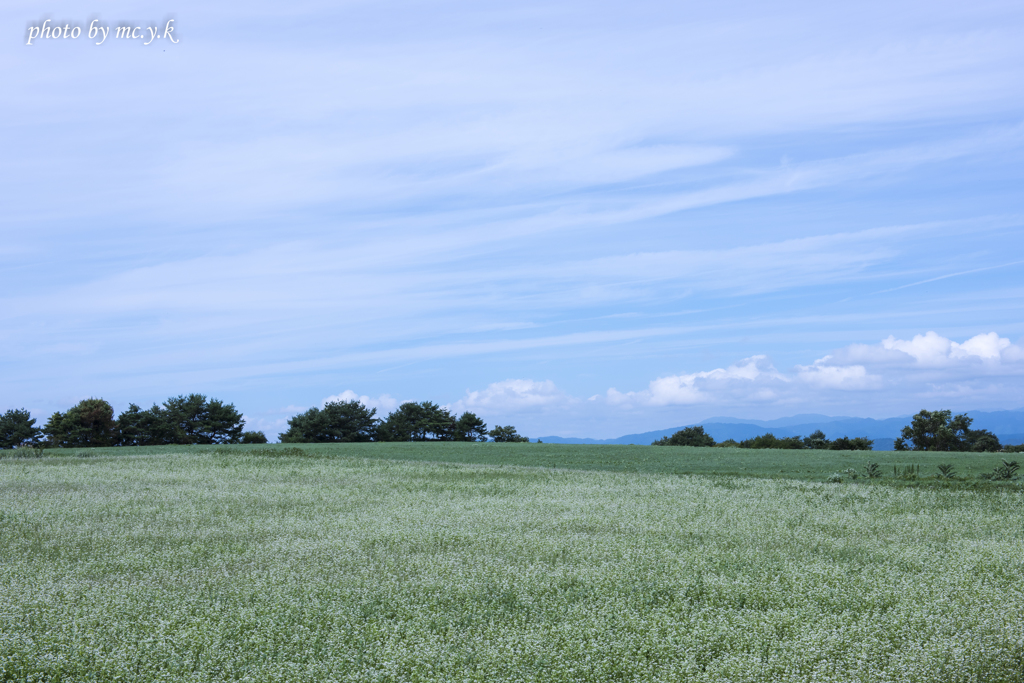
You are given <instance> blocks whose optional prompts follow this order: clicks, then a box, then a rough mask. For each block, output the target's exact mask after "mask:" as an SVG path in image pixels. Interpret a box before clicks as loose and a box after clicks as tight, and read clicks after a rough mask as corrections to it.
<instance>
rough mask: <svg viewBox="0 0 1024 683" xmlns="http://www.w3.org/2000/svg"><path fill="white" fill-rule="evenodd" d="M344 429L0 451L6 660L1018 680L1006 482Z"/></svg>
mask: <svg viewBox="0 0 1024 683" xmlns="http://www.w3.org/2000/svg"><path fill="white" fill-rule="evenodd" d="M527 447H528V446H527ZM340 452H341V453H342V455H341V456H338V457H269V456H267V455H261V454H247V453H244V452H241V451H239V452H236V453H229V452H217V451H209V452H190V453H180V452H179V453H174V452H150V453H144V452H140V453H138V454H131V455H120V456H116V457H108V456H105V455H104V456H100V457H63V458H39V459H8V460H3V461H0V500H2V507H0V679H2V680H14V681H86V680H89V681H220V680H232V681H235V680H238V681H735V682H739V681H772V682H775V681H893V682H896V681H900V682H902V681H942V682H967V681H976V682H979V683H980V682H985V683H996V682H1003V681H1005V682H1010V681H1022V680H1024V543H1022V541H1024V497H1022V494H1021V490H1020V488H1019V487H1012V488H1004V489H998V488H993V489H991V490H967V489H948V490H944V489H941V488H937V489H934V490H932V489H928V488H924V487H922V488H900V487H896V486H882V485H869V484H867V483H864V482H861V481H858V482H855V483H849V482H847V483H822V482H810V481H800V480H796V479H787V480H783V479H768V478H742V477H732V476H717V477H716V476H692V475H676V474H663V473H655V474H651V473H636V472H595V471H583V470H575V471H570V470H564V469H552V468H544V467H512V466H483V465H472V464H458V465H455V464H438V463H429V462H409V461H405V462H402V461H395V460H383V459H366V458H361V457H345V456H344V451H340Z"/></svg>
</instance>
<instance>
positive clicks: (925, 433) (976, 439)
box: [894, 410, 1001, 452]
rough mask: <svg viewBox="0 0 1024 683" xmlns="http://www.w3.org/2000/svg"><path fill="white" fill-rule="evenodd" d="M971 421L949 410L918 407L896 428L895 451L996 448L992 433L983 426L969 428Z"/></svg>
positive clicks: (998, 447)
mask: <svg viewBox="0 0 1024 683" xmlns="http://www.w3.org/2000/svg"><path fill="white" fill-rule="evenodd" d="M973 421H974V420H973V419H972V418H970V417H968V416H967V415H966V413H964V414H961V415H956V416H954V415H953V412H952V411H950V410H934V411H928V410H922V411H921V412H919V413H918V414H917V415H915V416H914V417H913V418H912V420H911V422H910V424H909V425H907V426H906V427H904V428H903V429H902V430H901V431H900V437H899V438H898V439H896V442H895V445H894V448H895V449H896V450H898V451H906V450H913V451H979V452H980V451H998V450H1000V448H1001V446H1000V444H999V439H998V438H996V435H995V434H993V433H992V432H990V431H988V430H987V429H971V423H972V422H973Z"/></svg>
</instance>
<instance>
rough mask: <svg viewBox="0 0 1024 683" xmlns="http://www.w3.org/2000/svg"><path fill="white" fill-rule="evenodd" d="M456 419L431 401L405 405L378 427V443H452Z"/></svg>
mask: <svg viewBox="0 0 1024 683" xmlns="http://www.w3.org/2000/svg"><path fill="white" fill-rule="evenodd" d="M456 427H457V424H456V419H455V416H454V415H452V414H451V413H450V412H449V411H448V410H447V409H446V408H442V407H441V406H439V405H437V404H436V403H432V402H431V401H422V402H420V403H403V404H402V405H400V406H398V408H396V409H395V410H393V411H392V412H391V414H390V415H388V417H387V419H386V420H384V422H382V423H381V425H380V427H379V428H378V440H379V441H452V440H454V439H455V438H456V433H457V432H456Z"/></svg>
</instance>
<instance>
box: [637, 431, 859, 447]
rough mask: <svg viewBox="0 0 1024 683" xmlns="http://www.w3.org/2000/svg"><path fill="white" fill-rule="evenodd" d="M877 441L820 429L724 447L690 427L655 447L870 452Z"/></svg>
mask: <svg viewBox="0 0 1024 683" xmlns="http://www.w3.org/2000/svg"><path fill="white" fill-rule="evenodd" d="M874 443H875V442H874V441H872V440H871V439H868V438H867V437H863V436H858V437H856V438H853V439H851V438H849V437H847V436H842V437H839V438H838V439H833V440H829V439H827V438H825V433H824V432H822V431H821V430H820V429H819V430H817V431H815V432H814V433H812V434H811V435H810V436H786V437H782V438H780V437H777V436H775V435H774V434H772V433H771V432H768V433H767V434H762V435H760V436H755V437H753V438H751V439H744V440H743V441H736V440H734V439H726V440H725V441H722V442H721V443H719V442H716V441H715V440H714V439H713V438H712V437H711V435H710V434H707V433H706V432H705V431H704V428H703V427H701V426H699V425H698V426H696V427H686V428H685V429H680V430H679V431H678V432H676V433H675V434H673V435H672V436H665V437H662V438H661V439H658V440H657V441H655V442H654V443H652V444H651V445H652V446H700V447H704V448H710V447H717V448H784V449H789V450H794V449H803V448H809V449H812V450H821V451H870V450H871V448H872V446H873V445H874Z"/></svg>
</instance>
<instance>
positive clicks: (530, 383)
mask: <svg viewBox="0 0 1024 683" xmlns="http://www.w3.org/2000/svg"><path fill="white" fill-rule="evenodd" d="M569 400H570V399H569V397H568V396H566V395H565V394H564V393H563V392H562V391H561V390H559V389H558V387H556V386H555V383H554V382H552V381H551V380H544V381H540V382H538V381H536V380H532V379H506V380H504V381H501V382H493V383H491V384H489V385H487V387H486V388H485V389H481V390H479V391H469V390H467V391H466V395H465V396H463V397H462V398H461V399H459V400H458V401H456V402H455V403H454V404H452V405H451V406H450V408H451V409H452V410H454V411H455V412H462V411H466V410H470V411H474V412H480V413H484V414H488V413H497V412H518V411H523V410H530V409H536V408H544V407H548V406H551V405H554V404H562V403H567V402H568V401H569Z"/></svg>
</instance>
